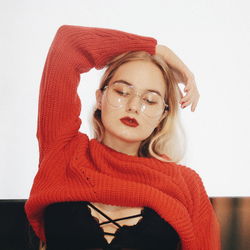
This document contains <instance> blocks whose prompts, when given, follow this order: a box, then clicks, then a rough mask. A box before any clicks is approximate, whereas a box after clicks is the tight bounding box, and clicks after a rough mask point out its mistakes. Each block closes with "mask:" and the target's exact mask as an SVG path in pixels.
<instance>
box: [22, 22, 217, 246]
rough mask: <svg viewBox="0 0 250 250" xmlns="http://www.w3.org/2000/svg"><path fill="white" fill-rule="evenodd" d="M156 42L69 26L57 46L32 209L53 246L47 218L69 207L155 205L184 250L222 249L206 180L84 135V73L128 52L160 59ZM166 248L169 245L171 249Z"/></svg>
mask: <svg viewBox="0 0 250 250" xmlns="http://www.w3.org/2000/svg"><path fill="white" fill-rule="evenodd" d="M156 44H157V40H156V39H154V38H151V37H146V36H140V35H136V34H132V33H127V32H123V31H119V30H113V29H105V28H96V27H83V26H73V25H63V26H61V27H60V28H59V29H58V30H57V33H56V35H55V37H54V40H53V42H52V44H51V46H50V49H49V52H48V55H47V58H46V62H45V66H44V70H43V75H42V79H41V84H40V94H39V110H38V124H37V125H38V128H37V139H38V142H39V153H40V154H39V166H38V172H37V174H36V176H35V178H34V181H33V185H32V188H31V191H30V196H29V198H28V200H27V201H26V203H25V212H26V215H27V218H28V220H29V222H30V224H31V225H32V227H33V229H34V231H35V233H36V234H37V236H38V237H39V238H40V239H41V240H43V241H45V242H46V237H45V232H44V222H43V213H44V209H45V208H46V206H48V205H49V204H51V203H55V202H62V201H91V202H101V203H105V204H110V205H117V206H136V207H139V206H140V207H142V206H148V207H150V208H152V209H154V210H155V211H156V212H157V213H158V214H159V215H160V216H161V217H162V218H163V219H165V220H166V221H167V222H168V223H170V224H171V225H172V226H173V228H174V229H175V230H176V231H177V232H178V234H179V236H180V238H181V249H182V250H219V249H221V246H220V226H219V223H218V220H217V217H216V215H215V212H214V210H213V207H212V205H211V203H210V200H209V197H208V195H207V193H206V191H205V188H204V185H203V182H202V180H201V178H200V176H199V175H198V174H197V173H196V172H195V171H194V170H193V169H191V168H189V167H187V166H183V165H180V164H176V163H166V162H162V161H160V160H158V159H155V158H145V157H137V156H131V155H127V154H124V153H121V152H118V151H116V150H114V149H112V148H110V147H108V146H106V145H104V144H101V143H100V142H98V141H97V140H96V139H89V138H88V136H87V135H86V134H84V133H82V132H80V131H79V128H80V126H81V119H80V118H79V116H80V112H81V101H80V98H79V96H78V94H77V87H78V84H79V82H80V74H81V73H86V72H88V71H89V70H90V69H92V68H94V67H95V68H96V69H101V68H103V67H104V66H105V65H106V64H107V62H108V61H109V60H111V59H112V58H113V57H114V56H117V55H119V54H121V53H124V52H128V51H142V50H143V51H147V52H148V53H150V54H155V48H156ZM166 249H167V246H166Z"/></svg>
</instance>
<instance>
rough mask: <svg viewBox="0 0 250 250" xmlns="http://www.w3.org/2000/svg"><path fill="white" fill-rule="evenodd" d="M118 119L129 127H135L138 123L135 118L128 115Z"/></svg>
mask: <svg viewBox="0 0 250 250" xmlns="http://www.w3.org/2000/svg"><path fill="white" fill-rule="evenodd" d="M120 121H121V122H122V123H124V124H125V125H128V126H130V127H137V126H138V125H139V123H138V122H137V121H136V119H135V118H131V117H128V116H126V117H123V118H121V119H120Z"/></svg>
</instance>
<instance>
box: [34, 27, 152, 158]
mask: <svg viewBox="0 0 250 250" xmlns="http://www.w3.org/2000/svg"><path fill="white" fill-rule="evenodd" d="M156 44H157V40H156V39H154V38H151V37H145V36H140V35H136V34H132V33H127V32H123V31H119V30H114V29H107V28H97V27H84V26H75V25H63V26H61V27H60V28H59V29H58V30H57V32H56V35H55V37H54V40H53V42H52V44H51V46H50V49H49V52H48V55H47V58H46V62H45V66H44V69H43V74H42V79H41V84H40V93H39V108H38V124H37V125H38V127H37V134H36V136H37V139H38V142H39V151H40V160H39V162H40V161H41V159H42V158H43V155H44V153H45V152H46V150H47V149H48V148H49V147H50V146H52V145H53V143H60V141H61V142H63V143H64V142H67V141H69V140H70V139H71V138H72V137H73V136H75V135H77V133H78V130H79V128H80V126H81V119H80V118H79V116H80V112H81V101H80V98H79V96H78V94H77V87H78V84H79V81H80V74H81V73H85V72H88V71H89V70H90V69H92V68H93V67H95V68H96V69H101V68H103V67H104V66H105V65H106V63H107V62H108V61H109V60H110V59H112V57H115V56H117V55H119V54H121V53H124V52H128V51H140V50H144V51H147V52H149V53H150V54H155V48H156Z"/></svg>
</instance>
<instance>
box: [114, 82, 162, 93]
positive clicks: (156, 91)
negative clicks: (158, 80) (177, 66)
mask: <svg viewBox="0 0 250 250" xmlns="http://www.w3.org/2000/svg"><path fill="white" fill-rule="evenodd" d="M116 82H122V83H125V84H126V85H129V86H134V85H133V84H132V83H129V82H127V81H125V80H116V81H114V82H113V83H112V84H114V83H116ZM146 90H147V91H151V92H155V93H156V94H158V95H159V96H162V95H161V93H160V92H159V91H158V90H155V89H146Z"/></svg>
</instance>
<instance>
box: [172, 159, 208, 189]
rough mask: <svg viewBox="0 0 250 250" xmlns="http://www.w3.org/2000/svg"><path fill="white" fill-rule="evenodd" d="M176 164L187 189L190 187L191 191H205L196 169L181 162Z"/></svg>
mask: <svg viewBox="0 0 250 250" xmlns="http://www.w3.org/2000/svg"><path fill="white" fill-rule="evenodd" d="M177 165H178V167H179V171H180V173H181V175H182V177H183V179H184V181H185V182H186V183H187V185H188V187H189V189H192V190H193V191H197V192H199V191H201V192H205V193H206V191H205V186H204V183H203V180H202V177H201V176H200V175H199V173H198V172H197V171H196V170H194V169H192V168H190V167H188V166H185V165H181V164H177Z"/></svg>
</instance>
